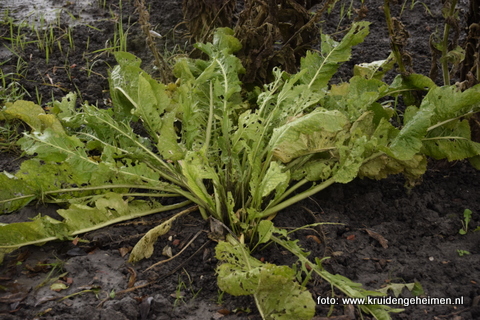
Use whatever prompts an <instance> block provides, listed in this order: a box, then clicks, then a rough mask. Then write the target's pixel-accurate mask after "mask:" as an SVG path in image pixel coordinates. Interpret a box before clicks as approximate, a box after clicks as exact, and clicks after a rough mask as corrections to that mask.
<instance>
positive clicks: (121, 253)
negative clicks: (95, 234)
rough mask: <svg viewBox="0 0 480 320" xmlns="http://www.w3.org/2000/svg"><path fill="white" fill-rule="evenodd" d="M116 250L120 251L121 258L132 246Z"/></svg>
mask: <svg viewBox="0 0 480 320" xmlns="http://www.w3.org/2000/svg"><path fill="white" fill-rule="evenodd" d="M118 251H119V252H120V256H121V257H122V258H123V257H125V256H126V255H127V253H129V252H130V251H132V247H122V248H120V249H118Z"/></svg>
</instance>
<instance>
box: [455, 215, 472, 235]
mask: <svg viewBox="0 0 480 320" xmlns="http://www.w3.org/2000/svg"><path fill="white" fill-rule="evenodd" d="M471 219H472V211H471V210H470V209H465V211H463V220H462V228H461V229H460V230H459V231H458V233H460V234H461V235H466V234H467V232H468V224H469V223H470V220H471Z"/></svg>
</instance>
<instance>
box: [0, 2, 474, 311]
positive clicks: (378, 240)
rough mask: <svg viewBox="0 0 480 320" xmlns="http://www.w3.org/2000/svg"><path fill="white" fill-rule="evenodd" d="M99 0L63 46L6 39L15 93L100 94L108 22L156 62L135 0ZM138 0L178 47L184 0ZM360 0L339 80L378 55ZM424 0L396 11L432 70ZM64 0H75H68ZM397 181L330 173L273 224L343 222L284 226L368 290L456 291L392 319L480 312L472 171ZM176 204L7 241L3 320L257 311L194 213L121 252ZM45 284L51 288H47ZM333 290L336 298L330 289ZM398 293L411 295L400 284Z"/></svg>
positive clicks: (323, 287) (382, 52) (95, 97)
mask: <svg viewBox="0 0 480 320" xmlns="http://www.w3.org/2000/svg"><path fill="white" fill-rule="evenodd" d="M101 2H102V4H103V3H105V7H103V6H102V5H100V4H97V3H95V4H92V5H95V6H97V7H95V8H96V9H95V10H93V11H91V16H92V17H93V18H94V19H93V20H94V21H92V22H88V24H81V23H79V24H77V25H75V26H74V27H72V33H71V34H72V40H73V44H71V43H70V40H69V38H68V36H65V34H67V32H68V30H67V27H68V25H67V24H66V22H65V23H64V24H62V25H61V27H59V28H55V29H54V32H55V35H56V37H55V39H57V40H58V43H56V44H55V46H56V49H55V50H52V52H51V53H50V55H49V60H48V62H47V61H46V57H45V51H42V50H41V49H40V48H38V45H37V44H35V43H31V44H27V45H26V46H25V47H24V48H23V49H22V50H21V54H18V53H17V54H18V55H17V54H14V53H12V50H8V49H2V50H0V57H2V60H3V61H4V63H3V64H2V65H1V66H0V67H1V68H2V71H3V74H8V73H12V74H15V73H17V66H18V64H19V63H20V64H21V66H22V69H21V70H22V73H21V76H15V77H14V76H12V78H11V80H15V81H16V82H18V83H19V84H20V85H21V87H22V88H24V89H25V95H24V99H28V100H33V101H38V102H39V103H40V104H42V105H43V106H48V101H51V98H52V97H54V98H56V99H59V98H61V97H62V96H63V95H65V94H66V93H67V92H69V91H76V92H78V93H79V94H80V97H81V99H80V101H89V102H90V103H97V104H99V105H104V106H108V105H109V95H108V81H107V76H108V70H109V68H110V67H112V66H113V65H114V63H115V62H114V59H113V55H112V53H111V49H108V48H109V47H111V46H115V45H117V44H116V43H115V41H114V35H115V34H117V35H118V30H117V29H116V28H117V27H116V26H118V21H122V22H123V28H124V29H125V30H124V31H127V30H128V31H129V32H130V33H129V35H128V41H127V49H128V50H129V51H131V52H133V53H135V54H137V55H139V56H141V57H142V58H143V59H144V62H145V68H146V69H149V70H151V71H154V68H153V67H152V63H151V62H150V61H151V58H149V54H148V50H147V48H146V46H145V41H144V37H143V36H142V35H141V33H140V32H139V30H138V26H137V25H136V24H135V23H136V22H137V20H138V17H137V13H136V12H135V9H134V6H133V1H131V2H128V1H124V2H125V3H122V5H121V6H120V5H119V2H118V1H110V0H108V1H105V2H104V1H101ZM147 2H148V4H150V6H151V10H150V12H151V24H152V26H153V28H154V30H155V31H156V32H158V33H160V34H162V35H164V38H162V39H160V40H159V43H158V45H159V47H160V48H165V47H168V48H173V47H174V46H175V45H177V47H176V49H175V50H176V51H174V52H175V54H179V53H182V50H185V49H186V48H187V49H188V45H186V44H185V43H187V42H188V39H187V38H186V37H187V36H188V35H187V33H186V30H185V28H184V26H183V25H182V24H181V22H182V12H181V1H162V0H152V1H147ZM349 3H350V2H349V1H348V4H349ZM366 3H367V6H368V8H369V11H368V13H367V14H366V16H365V17H364V19H365V20H367V21H371V22H372V25H371V35H370V36H369V37H368V38H367V40H366V42H365V43H364V44H362V45H360V46H359V47H358V48H357V49H356V50H355V51H354V53H353V60H352V62H349V63H347V64H346V66H345V67H343V68H342V70H341V73H340V78H342V79H343V80H345V79H347V78H348V76H349V72H350V70H351V68H352V66H353V64H354V63H360V62H371V61H374V60H379V59H384V58H386V56H387V55H388V50H389V48H388V40H387V33H386V29H385V27H384V23H383V17H382V16H381V14H380V11H379V10H378V7H379V6H380V4H381V3H382V1H369V2H366ZM408 3H409V4H410V1H408ZM424 3H425V4H427V5H428V6H429V8H430V10H431V12H432V14H433V16H431V15H430V13H429V12H427V11H425V10H424V8H423V7H421V6H420V5H418V6H417V7H416V8H415V9H414V10H412V11H410V10H407V9H405V12H404V13H403V15H402V21H403V23H404V24H405V25H406V27H407V29H408V30H409V32H410V36H411V38H410V42H409V47H408V50H409V51H410V52H411V55H412V58H413V66H414V69H415V71H417V72H419V73H423V74H428V72H429V68H430V52H429V49H428V38H427V37H428V35H429V32H430V31H431V30H434V29H435V28H439V27H440V26H441V15H440V11H439V9H438V8H435V6H436V1H424ZM60 5H67V7H68V5H70V6H72V5H73V6H75V5H76V4H75V1H73V2H68V1H67V2H65V3H64V2H62V4H60ZM354 8H357V9H358V8H359V5H354ZM337 9H338V10H337V11H336V12H334V13H332V14H331V15H326V16H325V17H324V22H323V29H324V31H325V32H326V31H328V32H329V33H335V32H337V29H338V30H341V28H342V25H344V24H345V25H346V24H348V23H349V21H351V20H352V19H354V18H355V13H354V11H352V12H353V15H352V16H351V17H348V16H345V17H344V20H343V22H342V23H339V19H340V17H341V15H340V11H339V8H337ZM398 10H399V8H397V13H398ZM6 26H7V25H2V26H1V28H0V36H1V37H3V38H2V39H3V40H1V42H2V45H4V46H5V45H6V46H7V47H10V48H11V45H12V44H11V43H10V42H9V41H7V40H5V39H4V38H5V37H7V35H8V33H9V30H8V29H7V27H6ZM21 30H22V31H21V32H25V39H30V40H32V41H33V40H34V39H35V37H36V35H35V34H34V33H32V32H29V31H28V30H29V29H28V28H26V27H25V28H22V29H21ZM116 30H117V31H116ZM426 38H427V39H426ZM59 47H62V50H60V49H59ZM17 49H18V48H17ZM172 50H173V49H170V52H172ZM14 52H18V51H14ZM338 80H339V79H338ZM17 158H18V154H12V153H1V154H0V170H2V171H3V170H7V171H10V172H12V171H14V170H15V168H16V167H17V166H18V163H19V160H18V159H17ZM404 183H405V181H404V180H403V178H402V177H399V176H391V177H389V178H387V179H385V180H382V181H371V180H359V179H357V180H354V181H353V182H351V183H349V184H346V185H342V184H336V185H333V186H332V187H330V188H328V189H327V190H325V191H323V192H321V193H318V194H317V195H315V196H313V197H311V198H310V199H307V200H305V201H303V202H301V203H298V204H297V205H295V206H291V207H289V208H288V209H286V210H284V211H282V212H280V213H279V214H278V215H277V216H276V218H275V220H274V222H275V224H276V225H277V226H279V227H287V228H295V227H300V226H303V225H306V224H310V223H314V222H336V223H339V224H338V225H324V226H321V227H320V228H316V229H307V230H302V231H299V232H296V233H294V235H293V237H294V238H297V239H299V240H300V243H301V244H302V246H303V247H304V248H305V249H307V250H308V251H310V252H311V257H312V258H313V257H318V258H323V257H331V258H330V259H328V260H326V261H325V262H324V267H325V268H326V269H327V270H328V271H330V272H332V273H338V274H341V275H344V276H346V277H348V278H350V279H351V280H353V281H355V282H358V283H361V284H363V285H364V286H365V287H366V288H369V289H379V288H382V287H385V286H388V285H390V284H403V283H414V282H418V283H420V284H421V286H422V288H423V291H424V293H423V294H422V297H430V298H451V299H452V303H449V304H438V303H434V304H427V305H422V304H416V305H410V306H406V307H405V308H404V309H405V311H404V312H403V313H400V314H397V315H393V319H418V320H420V319H452V320H453V319H455V320H469V319H480V264H479V263H478V261H479V257H480V232H474V231H473V230H474V229H475V228H476V227H478V226H479V225H480V216H479V213H480V211H479V210H480V174H479V172H478V171H476V170H474V169H473V168H472V167H471V166H470V165H469V164H468V163H466V162H455V163H446V162H436V161H432V162H431V163H430V166H429V170H428V171H427V173H426V174H425V176H424V178H423V180H422V182H421V183H420V184H419V185H417V186H416V187H414V188H413V189H407V188H405V187H404ZM55 209H56V208H55V207H52V206H49V207H43V206H41V205H36V206H31V207H28V208H24V209H22V210H21V211H20V212H17V213H14V214H12V215H8V216H2V217H1V222H4V223H5V222H13V221H19V220H25V219H27V218H29V217H34V216H35V215H37V214H38V213H42V214H50V215H54V214H55ZM465 209H470V210H472V212H473V213H472V219H471V221H470V223H469V231H468V232H467V234H466V235H460V234H459V230H460V229H461V228H462V227H463V225H462V220H463V212H464V210H465ZM173 213H174V212H169V213H163V214H156V215H152V216H149V217H147V218H144V219H140V220H136V221H130V222H127V223H123V224H119V225H115V226H111V227H107V228H105V229H102V230H98V231H95V232H91V233H88V234H85V235H82V236H81V240H87V241H88V242H78V243H76V244H73V243H71V242H53V243H48V244H46V245H44V246H39V247H33V246H32V247H26V248H22V249H21V250H18V251H16V252H14V253H12V254H11V255H10V256H9V257H7V258H6V259H5V261H4V263H3V265H1V266H0V318H2V319H22V320H23V319H89V320H90V319H117V320H122V319H128V320H131V319H142V320H143V319H158V320H161V319H260V316H259V315H258V312H257V311H256V308H255V304H254V302H253V299H251V298H250V297H232V296H229V295H228V294H223V293H222V292H220V291H219V290H218V288H217V286H216V277H215V268H216V266H217V261H216V259H215V258H214V247H215V243H214V242H213V241H212V240H210V239H209V238H208V237H207V232H206V230H207V229H208V224H207V223H206V222H205V221H203V220H202V219H201V217H200V215H199V214H198V213H193V214H191V215H188V216H185V217H184V218H182V219H181V220H179V221H177V223H176V224H175V225H174V227H173V229H172V230H171V231H170V232H169V234H168V235H166V236H164V237H162V238H161V239H159V241H158V244H157V246H156V250H155V252H154V255H153V256H152V257H151V258H149V259H147V260H145V261H142V262H140V263H138V264H136V265H130V264H128V263H127V260H128V253H127V254H125V253H126V252H128V250H129V249H130V248H131V247H133V246H134V245H135V243H136V241H138V239H139V238H140V237H141V236H142V235H143V234H144V233H145V232H147V231H148V230H149V229H150V228H151V227H153V226H155V225H158V224H159V223H160V222H161V221H162V220H163V219H165V218H167V217H168V216H171V215H172V214H173ZM192 239H194V240H193V241H192V242H191V243H190V241H191V240H192ZM189 243H190V244H189ZM167 245H169V246H170V247H172V249H173V254H176V253H178V252H180V251H181V250H182V249H184V247H186V249H185V251H183V252H182V253H181V254H180V255H179V257H177V258H176V259H174V260H172V261H170V262H167V263H164V264H161V265H157V266H154V265H155V264H157V263H158V262H159V261H162V260H165V259H166V257H165V256H164V255H162V249H163V248H164V247H165V246H167ZM256 256H257V257H258V258H263V259H264V260H265V261H268V262H272V263H276V264H287V265H291V264H292V263H294V262H295V259H294V258H293V257H291V256H290V255H288V254H287V253H286V252H284V251H283V250H282V249H281V248H277V247H275V246H269V247H267V248H266V249H264V250H263V251H259V252H257V253H256ZM152 266H153V267H152ZM148 268H150V269H149V270H147V269H148ZM55 280H56V281H55ZM54 282H55V283H56V284H55V285H56V286H59V287H57V289H61V290H59V291H55V290H52V287H51V286H52V284H53V283H54ZM308 287H309V289H310V291H311V293H312V295H313V297H314V298H315V299H317V298H318V297H330V296H332V292H331V287H330V286H329V285H328V283H325V282H324V281H323V280H321V279H313V280H312V281H311V283H310V284H309V285H308ZM132 288H133V289H132ZM335 296H336V297H341V295H340V293H339V292H335ZM402 296H403V297H411V296H412V295H411V293H410V292H409V291H408V290H403V292H402ZM455 299H458V300H455ZM455 302H457V303H455ZM330 310H331V305H330V304H326V305H325V304H319V305H318V306H317V315H316V316H317V319H324V318H322V317H326V316H327V314H328V313H329V311H330ZM332 316H333V318H334V319H362V318H361V316H360V315H359V314H358V310H357V308H355V307H352V306H348V305H343V304H339V305H335V306H333V313H332ZM335 317H336V318H335ZM363 319H369V317H368V316H365V315H364V316H363Z"/></svg>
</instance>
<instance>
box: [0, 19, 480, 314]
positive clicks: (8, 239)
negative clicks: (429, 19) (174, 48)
mask: <svg viewBox="0 0 480 320" xmlns="http://www.w3.org/2000/svg"><path fill="white" fill-rule="evenodd" d="M232 34H233V32H232V31H231V30H230V29H218V30H217V32H216V33H215V36H214V40H213V43H207V44H197V48H198V49H200V50H201V51H203V52H204V53H205V55H206V56H207V57H208V59H206V60H201V59H197V60H193V59H188V58H184V59H180V60H179V61H178V62H177V64H176V65H175V67H174V73H175V75H176V77H177V78H178V80H177V81H176V83H175V84H172V83H170V84H162V83H159V82H157V81H156V80H154V79H152V77H150V76H149V75H148V74H147V73H145V72H144V71H143V70H141V69H140V64H141V61H140V60H139V59H138V58H136V57H134V56H133V55H131V54H128V53H125V52H119V53H116V58H117V61H118V66H116V67H115V68H114V69H113V70H112V72H111V74H110V93H111V97H112V101H113V108H111V109H100V108H97V107H95V106H92V105H89V104H84V105H83V106H82V107H81V108H80V109H79V110H77V109H75V96H74V95H69V96H67V98H65V99H64V100H63V101H62V102H57V103H56V104H55V106H54V107H53V108H52V109H51V111H50V112H49V113H45V112H44V111H43V109H41V108H40V107H39V106H37V105H35V104H33V103H30V102H26V101H17V102H15V103H11V104H7V106H6V108H5V109H4V110H3V112H2V115H3V117H4V118H7V119H11V118H19V119H22V120H23V121H24V122H26V123H27V124H28V125H29V126H30V127H31V129H32V130H31V132H30V133H26V134H25V136H24V137H23V138H22V139H21V140H20V141H19V143H20V145H21V147H22V148H23V150H24V151H25V152H26V153H27V154H30V155H32V156H33V157H32V158H31V159H29V160H26V161H24V162H23V163H22V165H21V168H20V170H19V171H18V172H17V173H15V174H10V173H6V172H4V173H2V174H1V175H0V185H2V186H3V187H2V190H1V191H0V195H1V199H2V200H1V201H0V204H1V205H2V209H3V211H4V212H5V213H7V212H13V211H15V210H17V209H19V208H21V207H22V206H25V205H27V204H28V203H30V202H31V201H33V200H34V199H39V200H42V201H44V202H55V203H63V204H64V205H65V209H60V210H58V213H59V215H60V216H62V217H63V219H64V220H62V221H59V220H55V219H53V218H51V217H48V216H40V215H39V216H38V217H36V218H35V219H34V220H33V221H31V222H22V223H14V224H9V225H4V226H1V227H0V246H1V248H2V250H3V252H9V251H11V250H14V249H16V248H18V247H20V246H23V245H28V244H40V243H44V242H46V241H48V240H52V239H69V238H71V237H73V236H75V235H77V234H81V233H84V232H86V231H90V230H93V229H97V228H101V227H103V226H106V225H108V224H112V223H116V222H119V221H123V220H127V219H132V218H135V217H139V216H144V215H147V214H152V213H156V212H160V211H166V210H171V209H176V208H181V207H184V206H187V205H190V204H194V205H196V206H197V207H198V210H199V211H200V213H201V215H202V217H203V218H204V219H209V218H210V217H212V218H215V219H212V221H220V224H223V225H224V226H226V227H228V229H229V232H228V234H227V236H226V237H224V240H220V241H219V243H218V245H217V250H216V251H217V258H218V259H219V260H220V261H221V262H222V263H221V264H220V265H219V267H218V269H217V271H218V284H219V286H220V288H221V289H222V290H224V291H226V292H228V293H231V294H233V295H253V296H254V298H255V301H256V303H257V306H258V309H259V312H260V313H261V315H262V316H263V317H264V318H265V319H292V318H295V319H309V318H311V317H313V315H314V311H315V302H314V301H313V299H312V296H311V294H310V293H309V292H308V291H307V290H306V288H305V283H302V284H300V283H298V282H297V281H295V279H296V274H295V272H294V270H293V269H292V268H290V267H287V266H276V265H273V264H269V263H261V262H260V261H258V260H256V259H255V258H253V257H252V256H251V255H250V252H251V250H252V249H253V248H255V247H256V246H257V245H258V244H261V243H267V242H271V241H273V242H276V243H278V244H279V245H281V246H283V247H285V248H286V249H288V250H289V251H290V252H291V253H293V254H294V255H296V256H297V257H298V259H299V261H300V263H301V266H302V270H303V271H304V275H305V274H306V275H309V274H311V273H312V272H314V273H317V274H319V275H320V276H321V277H323V278H324V279H326V280H327V281H329V282H330V283H331V284H332V285H333V286H335V287H336V288H338V289H339V290H341V291H342V292H344V293H345V294H346V295H348V296H351V297H358V298H360V297H365V296H367V295H370V296H371V295H383V293H381V292H373V291H367V290H365V289H363V288H362V287H361V285H359V284H356V283H353V282H351V281H350V280H348V279H346V278H344V277H342V276H340V275H332V274H330V273H328V272H327V271H325V270H323V269H322V267H321V261H319V260H318V259H317V260H316V261H311V260H309V259H308V258H307V256H308V253H306V252H304V251H303V250H302V249H301V248H300V247H299V245H298V244H297V243H296V242H295V241H291V240H289V239H288V237H287V234H286V232H285V231H284V230H280V229H278V228H276V227H275V226H274V224H273V223H272V222H271V221H270V220H269V219H266V218H269V217H272V216H273V215H275V214H277V213H279V214H281V212H280V211H281V210H282V209H284V208H286V207H287V206H290V205H292V204H294V203H296V202H298V201H300V200H302V199H305V198H307V197H309V196H311V195H313V194H315V193H316V192H318V191H320V190H322V189H324V188H326V187H328V186H330V185H332V184H333V183H348V182H350V181H351V180H353V179H354V178H356V177H362V178H363V177H368V178H373V179H382V178H385V177H386V176H387V175H389V174H398V173H403V174H404V175H405V176H406V178H407V181H409V182H411V183H413V181H415V179H417V178H418V177H420V176H421V175H422V174H423V173H424V172H425V170H426V166H427V160H426V157H427V156H431V157H434V158H437V159H440V158H447V159H448V160H459V159H465V158H470V159H471V160H472V163H473V164H475V165H477V166H478V159H479V157H478V155H479V154H480V145H479V144H478V143H475V142H472V141H471V140H470V128H469V124H468V116H469V115H471V114H472V113H473V112H476V111H477V110H478V109H479V101H480V91H479V87H478V86H477V87H473V88H471V89H469V90H466V91H464V92H460V91H458V90H457V89H456V88H455V87H454V86H445V87H437V86H436V85H435V84H434V83H433V82H432V81H431V80H430V79H428V78H427V77H424V76H421V75H415V74H414V75H410V76H408V77H407V76H399V77H397V78H396V79H395V80H394V81H393V83H392V84H390V85H389V84H387V83H385V82H383V81H382V76H383V74H384V72H385V70H386V69H388V68H389V67H392V65H393V63H392V62H391V60H385V61H383V62H382V61H381V62H374V63H371V64H363V65H360V66H357V67H356V69H355V76H354V77H352V78H351V79H350V81H349V82H346V83H341V84H338V85H329V81H330V79H331V78H332V76H333V75H334V74H335V72H336V71H337V69H338V67H339V65H340V64H341V63H342V62H345V61H347V60H348V59H349V58H350V53H351V48H352V46H354V45H356V44H358V43H360V42H362V41H363V39H364V38H365V36H366V35H367V34H368V23H366V22H359V23H356V24H354V25H353V26H352V29H351V30H350V31H349V32H348V33H347V34H346V36H345V37H344V39H343V40H342V41H340V42H336V41H334V40H333V39H332V38H330V37H329V36H327V35H322V45H321V50H320V52H316V53H315V52H309V53H308V54H307V55H306V57H305V58H303V59H302V62H301V67H300V71H299V72H298V73H297V74H293V75H291V74H287V73H285V72H282V71H281V70H278V69H275V70H273V76H274V80H273V82H271V83H269V84H267V85H265V86H264V87H263V88H255V89H252V90H250V91H246V89H243V88H242V83H241V82H240V80H239V74H241V73H242V72H243V67H242V65H241V63H240V61H239V59H237V58H236V57H235V55H234V52H235V51H236V50H239V48H240V44H239V41H238V40H237V39H236V38H234V37H233V36H232ZM412 90H417V91H423V92H424V93H425V96H424V98H423V100H422V101H421V103H420V104H419V105H416V106H415V105H412V106H408V107H407V109H406V111H405V113H404V116H403V118H401V119H402V120H403V123H401V125H400V126H398V127H397V126H394V125H393V124H392V121H391V119H392V116H393V115H394V110H392V109H391V108H390V107H388V105H383V104H382V103H381V102H379V101H382V98H385V97H388V96H393V97H396V96H399V95H401V94H402V93H405V92H410V91H412ZM383 100H385V99H383ZM133 128H136V129H133ZM163 197H179V199H181V200H179V201H178V203H177V204H174V205H168V206H164V205H162V204H161V202H160V201H159V200H157V199H161V198H163ZM145 199H148V200H145ZM184 212H186V211H184ZM184 212H181V213H179V214H177V215H174V216H173V217H172V218H171V219H169V220H167V221H166V222H165V223H163V224H161V225H160V226H158V227H156V228H154V229H153V230H152V231H151V232H149V233H148V234H147V235H146V236H145V237H144V238H143V239H142V240H141V241H140V242H139V243H138V244H137V246H136V247H135V248H134V250H133V251H132V253H131V255H130V261H131V262H135V261H138V260H140V259H143V258H148V257H150V256H151V254H152V252H153V244H154V242H155V240H156V239H157V238H158V236H160V235H162V234H163V233H165V232H166V231H167V230H168V229H169V227H170V225H171V223H172V221H173V220H175V219H176V218H178V216H180V215H181V214H184ZM225 229H226V228H225ZM303 282H305V281H303ZM360 308H361V309H362V310H363V311H364V312H368V313H371V314H372V315H373V316H374V317H375V318H377V319H389V318H390V317H389V312H396V311H398V310H396V309H391V308H389V307H386V306H379V305H363V306H360Z"/></svg>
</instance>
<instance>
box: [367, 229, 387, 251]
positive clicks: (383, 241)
mask: <svg viewBox="0 0 480 320" xmlns="http://www.w3.org/2000/svg"><path fill="white" fill-rule="evenodd" d="M365 231H367V233H368V235H369V236H370V237H372V238H373V239H375V240H377V241H378V243H380V245H381V246H382V247H383V249H387V248H388V240H387V239H385V238H384V237H383V236H382V235H381V234H379V233H376V232H374V231H371V230H368V229H365Z"/></svg>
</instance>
